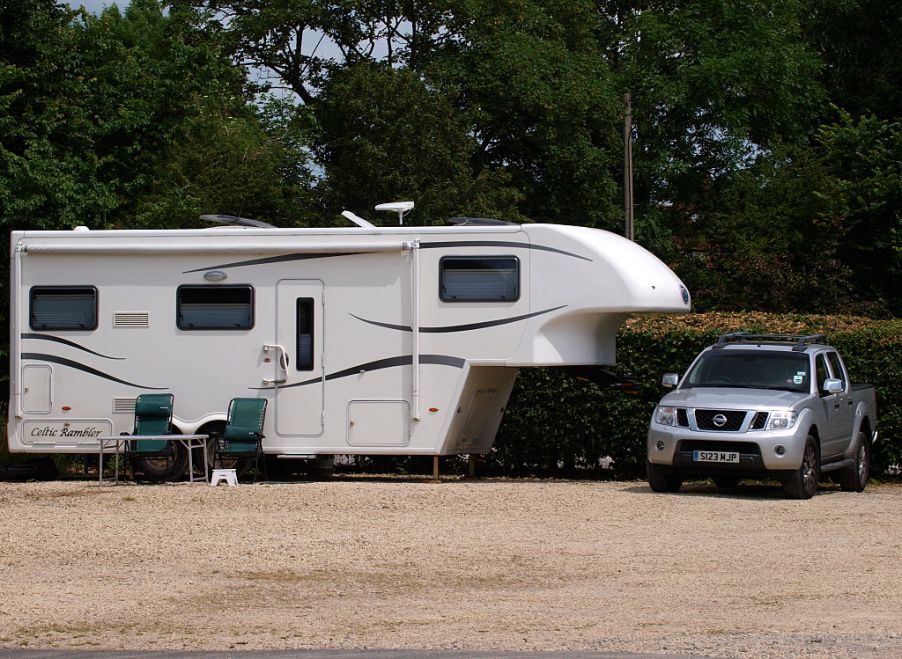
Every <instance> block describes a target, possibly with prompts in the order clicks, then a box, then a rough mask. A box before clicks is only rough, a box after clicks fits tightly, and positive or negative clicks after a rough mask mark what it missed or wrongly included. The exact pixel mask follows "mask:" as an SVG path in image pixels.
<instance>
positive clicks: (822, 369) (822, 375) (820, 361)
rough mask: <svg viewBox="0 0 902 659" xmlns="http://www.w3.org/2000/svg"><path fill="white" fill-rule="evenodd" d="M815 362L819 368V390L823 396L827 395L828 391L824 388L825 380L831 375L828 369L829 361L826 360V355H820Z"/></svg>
mask: <svg viewBox="0 0 902 659" xmlns="http://www.w3.org/2000/svg"><path fill="white" fill-rule="evenodd" d="M815 364H816V366H815V367H816V369H817V390H818V391H819V392H820V394H821V396H827V395H828V393H827V391H826V390H825V389H824V380H826V379H827V378H829V377H830V371H828V370H827V362H826V361H825V360H824V356H823V355H818V356H817V361H816V362H815Z"/></svg>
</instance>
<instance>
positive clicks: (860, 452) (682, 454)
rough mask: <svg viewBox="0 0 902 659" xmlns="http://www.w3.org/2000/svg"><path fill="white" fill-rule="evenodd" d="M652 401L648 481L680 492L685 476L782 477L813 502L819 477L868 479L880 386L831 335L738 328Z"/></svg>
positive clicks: (849, 486) (851, 487)
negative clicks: (856, 372) (850, 364)
mask: <svg viewBox="0 0 902 659" xmlns="http://www.w3.org/2000/svg"><path fill="white" fill-rule="evenodd" d="M663 384H664V385H665V386H670V387H673V386H675V387H676V389H675V390H674V391H672V392H670V393H668V394H667V395H666V396H664V398H663V399H662V400H661V402H660V403H659V404H658V406H657V408H655V411H654V414H653V415H652V420H651V425H650V427H649V430H648V465H647V467H648V483H649V485H651V488H652V489H653V490H654V491H656V492H676V491H677V490H679V489H680V486H681V485H682V484H683V480H684V479H685V478H688V477H702V478H704V477H712V478H713V480H714V483H715V484H716V485H717V486H718V487H733V486H735V485H736V484H737V483H738V482H739V480H740V479H742V478H776V479H778V480H780V481H781V482H782V484H783V489H784V491H785V492H786V494H787V496H789V497H791V498H793V499H809V498H811V497H812V496H814V493H815V492H816V491H817V487H818V483H819V481H820V478H821V474H823V473H826V472H832V473H833V474H834V477H835V478H836V480H838V482H839V484H840V486H841V488H842V489H843V490H845V491H849V492H861V491H862V490H864V488H865V486H866V485H867V482H868V478H869V468H870V454H871V445H872V444H873V443H874V442H875V441H876V440H877V429H876V424H877V404H876V398H875V395H874V387H873V386H871V385H867V384H853V383H852V382H851V381H850V380H849V375H848V373H847V372H846V367H845V364H843V361H842V358H841V357H840V356H839V353H838V352H836V350H835V349H834V348H832V347H830V346H828V345H825V343H824V337H823V336H821V335H816V336H786V335H773V334H748V333H744V332H743V333H735V334H725V335H723V336H721V337H720V338H719V339H718V340H717V343H715V344H714V345H713V346H710V347H709V348H706V349H705V350H703V351H702V352H701V354H700V355H699V356H698V357H696V358H695V361H694V362H692V365H691V366H690V367H689V370H688V371H686V374H685V375H684V376H683V378H682V379H680V377H679V376H678V375H677V374H676V373H667V374H665V375H664V378H663Z"/></svg>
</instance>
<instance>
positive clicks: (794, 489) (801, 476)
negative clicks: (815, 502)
mask: <svg viewBox="0 0 902 659" xmlns="http://www.w3.org/2000/svg"><path fill="white" fill-rule="evenodd" d="M820 480H821V458H820V455H819V452H818V450H817V443H815V441H814V438H813V437H812V436H811V435H808V438H807V439H806V440H805V451H804V452H803V453H802V464H801V465H800V466H799V468H798V469H797V470H796V472H795V473H794V474H793V475H792V478H790V479H789V480H786V481H783V491H784V492H785V493H786V496H788V497H789V498H790V499H810V498H811V497H813V496H814V493H815V492H817V485H818V483H819V482H820Z"/></svg>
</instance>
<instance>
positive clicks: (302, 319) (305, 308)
mask: <svg viewBox="0 0 902 659" xmlns="http://www.w3.org/2000/svg"><path fill="white" fill-rule="evenodd" d="M297 340H298V345H297V351H296V352H297V357H296V358H295V360H294V364H295V368H296V369H297V370H299V371H312V370H313V298H312V297H299V298H298V299H297Z"/></svg>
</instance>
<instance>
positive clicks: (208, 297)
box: [176, 285, 254, 330]
mask: <svg viewBox="0 0 902 659" xmlns="http://www.w3.org/2000/svg"><path fill="white" fill-rule="evenodd" d="M177 299H178V302H177V309H176V323H177V325H178V328H179V329H180V330H246V329H250V328H252V327H253V326H254V289H253V288H251V287H250V286H215V285H214V286H179V289H178V293H177Z"/></svg>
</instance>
